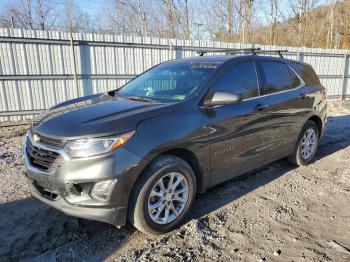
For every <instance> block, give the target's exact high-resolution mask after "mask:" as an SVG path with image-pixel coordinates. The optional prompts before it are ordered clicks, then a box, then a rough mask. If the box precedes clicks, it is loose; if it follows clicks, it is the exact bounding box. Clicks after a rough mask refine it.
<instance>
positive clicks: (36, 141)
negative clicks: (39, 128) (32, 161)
mask: <svg viewBox="0 0 350 262" xmlns="http://www.w3.org/2000/svg"><path fill="white" fill-rule="evenodd" d="M33 140H34V142H35V143H39V141H40V136H38V135H37V134H34V135H33Z"/></svg>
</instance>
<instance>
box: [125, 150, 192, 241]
mask: <svg viewBox="0 0 350 262" xmlns="http://www.w3.org/2000/svg"><path fill="white" fill-rule="evenodd" d="M171 177H173V179H172V180H173V183H172V184H171V185H174V192H175V193H174V192H172V193H173V194H171V193H169V190H168V189H169V184H170V183H171V182H170V181H171ZM160 181H161V182H160ZM166 182H168V183H166ZM177 182H180V184H179V185H177V186H176V187H175V185H176V183H177ZM161 184H163V185H164V187H163V188H164V189H165V192H166V193H165V194H166V195H167V196H166V197H165V196H164V194H163V193H162V192H164V190H163V191H162V189H161V187H160V185H161ZM186 185H187V186H188V191H187V193H186V192H185V193H178V195H177V193H176V192H180V191H185V189H186ZM151 192H152V196H151ZM154 194H157V195H154ZM158 194H159V196H158ZM160 195H162V196H160ZM176 195H177V196H176ZM195 196H196V177H195V174H194V172H193V170H192V168H191V167H190V165H189V164H188V163H187V162H186V161H184V160H183V159H181V158H179V157H176V156H172V155H161V156H159V157H157V158H156V159H154V160H153V161H152V162H151V163H150V164H149V166H148V167H147V168H146V169H145V170H144V171H143V172H142V174H141V176H140V178H139V180H138V181H137V182H136V184H135V186H134V188H133V191H132V193H131V198H130V203H129V208H128V220H129V221H130V223H131V224H132V225H133V226H134V227H135V228H137V229H138V230H139V231H141V232H143V233H145V234H147V235H161V234H164V233H167V232H170V231H172V230H173V229H175V228H176V227H178V226H179V225H180V224H181V223H182V222H183V220H184V218H185V216H186V214H187V213H188V211H189V209H190V208H191V205H192V203H193V201H194V198H195ZM172 197H173V198H172ZM186 198H187V201H183V200H184V199H186ZM177 199H179V200H180V199H181V202H180V201H177ZM160 202H161V206H160V207H158V208H155V209H152V208H151V207H153V206H157V205H159V203H160ZM169 202H171V203H172V204H169ZM162 206H164V207H163V209H162ZM166 209H168V219H166V212H167V211H166ZM150 210H153V211H150ZM159 210H161V211H159ZM158 213H159V217H158V218H156V217H157V215H158ZM176 213H177V214H176ZM170 214H171V216H170ZM172 219H174V220H172Z"/></svg>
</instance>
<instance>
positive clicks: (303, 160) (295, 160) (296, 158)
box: [287, 120, 320, 166]
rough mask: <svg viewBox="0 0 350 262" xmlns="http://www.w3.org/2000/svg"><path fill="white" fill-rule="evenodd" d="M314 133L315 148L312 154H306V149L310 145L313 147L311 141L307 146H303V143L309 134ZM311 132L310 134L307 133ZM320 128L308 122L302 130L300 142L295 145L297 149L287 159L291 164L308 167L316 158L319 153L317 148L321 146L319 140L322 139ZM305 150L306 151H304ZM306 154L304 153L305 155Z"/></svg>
mask: <svg viewBox="0 0 350 262" xmlns="http://www.w3.org/2000/svg"><path fill="white" fill-rule="evenodd" d="M311 130H313V132H314V136H315V137H314V143H315V144H314V148H313V150H312V152H311V153H310V154H305V149H304V147H305V146H306V147H308V146H309V145H311V141H310V140H309V143H308V144H306V145H305V146H303V143H304V141H305V136H306V135H307V134H310V132H311V133H312V131H311ZM307 132H309V133H307ZM319 132H320V131H319V128H318V126H317V124H316V123H315V122H313V121H311V120H308V121H307V122H306V123H305V125H304V127H303V129H302V130H301V132H300V134H299V137H298V140H297V142H296V145H295V149H294V152H293V154H292V155H290V156H289V157H288V158H287V159H288V161H289V162H291V163H292V164H294V165H297V166H306V165H308V164H309V163H310V162H311V161H312V159H313V158H314V157H315V155H316V151H317V147H318V144H319V138H320V133H319ZM303 150H304V151H303ZM303 152H304V153H303Z"/></svg>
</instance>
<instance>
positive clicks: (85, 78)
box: [79, 41, 93, 96]
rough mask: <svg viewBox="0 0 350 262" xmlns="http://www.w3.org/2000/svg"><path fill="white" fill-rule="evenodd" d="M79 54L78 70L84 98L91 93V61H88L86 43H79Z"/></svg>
mask: <svg viewBox="0 0 350 262" xmlns="http://www.w3.org/2000/svg"><path fill="white" fill-rule="evenodd" d="M79 52H80V65H81V67H80V70H81V76H82V79H81V81H82V85H83V86H82V93H83V95H84V96H87V95H91V94H92V93H93V88H92V80H91V61H90V47H89V45H88V44H87V42H86V41H81V42H80V44H79Z"/></svg>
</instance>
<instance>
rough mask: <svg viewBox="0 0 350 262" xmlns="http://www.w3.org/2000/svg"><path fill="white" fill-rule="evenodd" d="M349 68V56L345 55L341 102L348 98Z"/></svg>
mask: <svg viewBox="0 0 350 262" xmlns="http://www.w3.org/2000/svg"><path fill="white" fill-rule="evenodd" d="M348 67H349V59H348V54H347V53H345V54H344V64H343V75H342V84H343V88H342V92H341V100H344V99H345V96H346V84H347V72H348Z"/></svg>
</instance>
